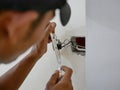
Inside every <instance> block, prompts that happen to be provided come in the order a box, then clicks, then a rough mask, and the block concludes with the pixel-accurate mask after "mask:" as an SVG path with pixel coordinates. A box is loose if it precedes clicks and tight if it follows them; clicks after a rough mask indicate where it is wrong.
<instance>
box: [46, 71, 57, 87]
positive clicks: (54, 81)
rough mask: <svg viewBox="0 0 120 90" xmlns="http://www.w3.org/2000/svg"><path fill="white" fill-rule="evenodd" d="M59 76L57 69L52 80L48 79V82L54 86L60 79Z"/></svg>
mask: <svg viewBox="0 0 120 90" xmlns="http://www.w3.org/2000/svg"><path fill="white" fill-rule="evenodd" d="M58 78H59V71H56V72H55V73H54V74H53V75H52V76H51V78H50V80H49V81H48V84H47V85H49V86H53V85H55V84H56V83H57V81H58Z"/></svg>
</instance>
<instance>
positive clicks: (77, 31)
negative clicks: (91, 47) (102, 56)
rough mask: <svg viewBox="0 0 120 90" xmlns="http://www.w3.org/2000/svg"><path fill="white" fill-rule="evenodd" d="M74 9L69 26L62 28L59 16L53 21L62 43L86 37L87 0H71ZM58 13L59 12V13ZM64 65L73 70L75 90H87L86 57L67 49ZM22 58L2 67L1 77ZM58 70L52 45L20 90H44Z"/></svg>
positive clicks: (63, 59) (63, 55) (64, 55)
mask: <svg viewBox="0 0 120 90" xmlns="http://www.w3.org/2000/svg"><path fill="white" fill-rule="evenodd" d="M69 4H70V5H71V7H72V16H71V19H70V22H69V24H68V25H67V26H66V27H62V26H61V24H60V22H59V16H58V13H57V17H56V18H54V20H53V21H55V22H57V28H56V34H57V36H58V38H60V39H61V40H62V41H63V40H64V39H70V37H71V36H85V34H86V31H85V0H74V1H73V0H69ZM57 12H58V11H57ZM61 54H62V64H63V65H67V66H70V67H71V68H73V71H74V73H73V76H72V80H73V86H74V90H85V57H83V56H80V55H79V56H78V55H76V54H75V53H72V51H71V48H70V47H66V48H65V49H64V50H62V52H61ZM22 57H23V56H21V57H20V58H19V59H18V60H17V61H16V62H13V63H12V64H10V65H1V66H0V75H2V74H3V73H4V72H5V71H7V70H8V69H9V68H10V67H12V66H13V65H14V64H15V63H17V62H18V61H20V59H21V58H22ZM56 69H57V62H56V57H55V54H54V52H53V50H52V45H51V44H50V45H49V46H48V52H47V53H46V54H45V55H44V56H43V57H42V58H41V59H40V61H39V62H38V63H37V64H36V65H35V67H34V68H33V70H32V71H31V72H30V74H29V75H28V77H27V79H26V80H25V82H24V83H23V85H22V86H21V87H20V90H44V88H45V85H46V83H47V81H48V80H49V78H50V76H51V75H52V74H53V73H54V71H55V70H56Z"/></svg>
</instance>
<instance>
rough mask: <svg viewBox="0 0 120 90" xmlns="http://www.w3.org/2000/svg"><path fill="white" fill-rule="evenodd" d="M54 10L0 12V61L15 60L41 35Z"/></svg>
mask: <svg viewBox="0 0 120 90" xmlns="http://www.w3.org/2000/svg"><path fill="white" fill-rule="evenodd" d="M53 17H54V11H47V12H46V13H38V12H36V11H25V12H19V11H10V10H9V11H1V12H0V62H2V63H8V62H11V61H13V60H15V59H16V58H17V57H18V56H19V55H20V54H22V53H23V52H25V51H26V50H27V49H28V48H30V47H31V46H32V45H33V44H35V43H36V42H38V41H40V40H42V36H43V33H44V30H45V28H46V26H47V25H48V23H49V21H50V20H51V19H52V18H53Z"/></svg>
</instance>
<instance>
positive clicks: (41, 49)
mask: <svg viewBox="0 0 120 90" xmlns="http://www.w3.org/2000/svg"><path fill="white" fill-rule="evenodd" d="M54 28H55V25H54V26H53V28H51V25H48V27H47V28H46V29H48V32H47V33H46V35H45V38H44V39H43V41H42V42H39V43H37V44H36V45H35V46H34V48H33V50H32V51H31V52H30V53H29V54H28V55H27V56H26V57H25V58H24V59H23V60H21V61H20V62H19V63H18V64H16V65H15V66H14V67H13V68H11V69H10V70H9V71H7V72H6V73H5V74H4V75H3V76H1V77H0V90H17V89H18V88H19V87H20V85H21V84H22V83H23V81H24V80H25V78H26V77H27V75H28V74H29V72H30V71H31V69H32V68H33V66H34V65H35V63H36V62H37V61H38V59H39V58H41V57H42V55H43V54H44V53H45V52H46V51H47V43H48V37H49V33H50V32H52V31H53V30H54Z"/></svg>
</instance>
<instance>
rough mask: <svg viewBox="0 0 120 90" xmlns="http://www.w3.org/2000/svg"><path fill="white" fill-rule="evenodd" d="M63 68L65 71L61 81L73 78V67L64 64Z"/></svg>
mask: <svg viewBox="0 0 120 90" xmlns="http://www.w3.org/2000/svg"><path fill="white" fill-rule="evenodd" d="M62 70H63V71H64V72H65V73H64V75H63V78H62V79H61V81H66V80H71V76H72V73H73V71H72V69H71V68H69V67H67V66H62Z"/></svg>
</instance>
